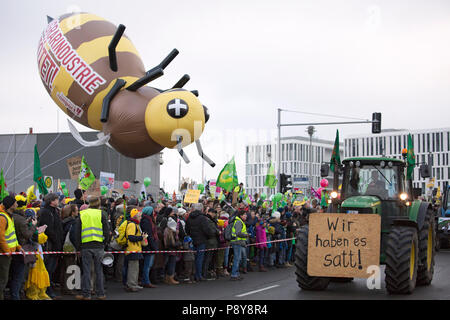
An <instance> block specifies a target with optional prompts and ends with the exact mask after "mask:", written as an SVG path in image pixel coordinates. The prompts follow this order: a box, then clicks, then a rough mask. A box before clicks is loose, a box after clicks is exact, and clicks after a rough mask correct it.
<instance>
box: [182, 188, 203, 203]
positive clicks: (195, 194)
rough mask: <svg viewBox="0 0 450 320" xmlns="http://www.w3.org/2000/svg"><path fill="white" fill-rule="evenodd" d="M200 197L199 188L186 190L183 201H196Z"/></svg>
mask: <svg viewBox="0 0 450 320" xmlns="http://www.w3.org/2000/svg"><path fill="white" fill-rule="evenodd" d="M199 198H200V190H188V191H187V192H186V195H185V196H184V203H197V202H198V199H199Z"/></svg>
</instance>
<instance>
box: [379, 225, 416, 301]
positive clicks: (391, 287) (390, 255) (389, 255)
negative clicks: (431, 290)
mask: <svg viewBox="0 0 450 320" xmlns="http://www.w3.org/2000/svg"><path fill="white" fill-rule="evenodd" d="M418 242H419V241H418V237H417V230H416V228H413V227H406V226H393V227H392V229H391V231H390V232H389V236H388V242H387V247H386V269H385V274H386V278H385V281H386V289H387V291H388V292H389V293H400V294H409V293H412V292H413V291H414V288H415V287H416V280H417V269H418V264H419V250H418V249H419V243H418Z"/></svg>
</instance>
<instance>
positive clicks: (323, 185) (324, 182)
mask: <svg viewBox="0 0 450 320" xmlns="http://www.w3.org/2000/svg"><path fill="white" fill-rule="evenodd" d="M320 186H321V187H323V188H326V187H328V180H327V179H325V178H323V179H322V180H320Z"/></svg>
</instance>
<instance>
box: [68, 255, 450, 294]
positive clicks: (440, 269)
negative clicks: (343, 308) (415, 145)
mask: <svg viewBox="0 0 450 320" xmlns="http://www.w3.org/2000/svg"><path fill="white" fill-rule="evenodd" d="M435 261H436V263H435V272H434V278H433V281H432V283H431V285H430V286H426V287H416V289H415V291H414V292H413V293H412V294H411V295H390V294H388V293H387V291H386V287H385V284H384V266H382V267H381V287H380V289H373V290H369V289H368V288H367V285H366V284H367V280H366V279H355V280H353V281H352V282H350V283H330V285H329V286H328V288H327V290H325V291H320V292H311V291H302V290H301V289H300V288H299V287H298V285H297V282H296V280H295V274H294V272H295V267H291V268H284V269H272V270H269V272H249V273H247V274H245V275H243V276H244V277H245V279H244V280H242V281H229V280H228V278H220V279H218V280H213V281H204V282H200V283H196V284H180V285H175V286H169V285H165V284H161V285H159V286H158V288H153V289H143V290H142V291H140V292H136V293H128V292H125V291H124V290H123V288H122V285H121V284H120V283H117V282H113V281H108V282H107V284H106V286H107V288H106V295H107V300H241V301H242V300H319V299H330V300H341V299H345V300H360V299H364V300H367V299H370V300H374V299H375V300H383V299H389V300H415V299H420V300H441V299H443V300H450V250H441V251H440V252H437V254H436V260H435ZM65 298H66V299H73V297H68V296H65Z"/></svg>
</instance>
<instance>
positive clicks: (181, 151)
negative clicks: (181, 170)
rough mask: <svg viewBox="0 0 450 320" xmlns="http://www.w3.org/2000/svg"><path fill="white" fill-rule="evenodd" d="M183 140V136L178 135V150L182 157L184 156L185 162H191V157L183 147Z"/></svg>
mask: <svg viewBox="0 0 450 320" xmlns="http://www.w3.org/2000/svg"><path fill="white" fill-rule="evenodd" d="M182 140H183V138H182V137H181V136H177V150H178V152H179V154H180V155H181V157H182V158H183V160H184V162H186V163H189V162H190V161H189V158H188V157H187V155H186V154H185V153H184V151H183V148H182V147H181V141H182Z"/></svg>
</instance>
